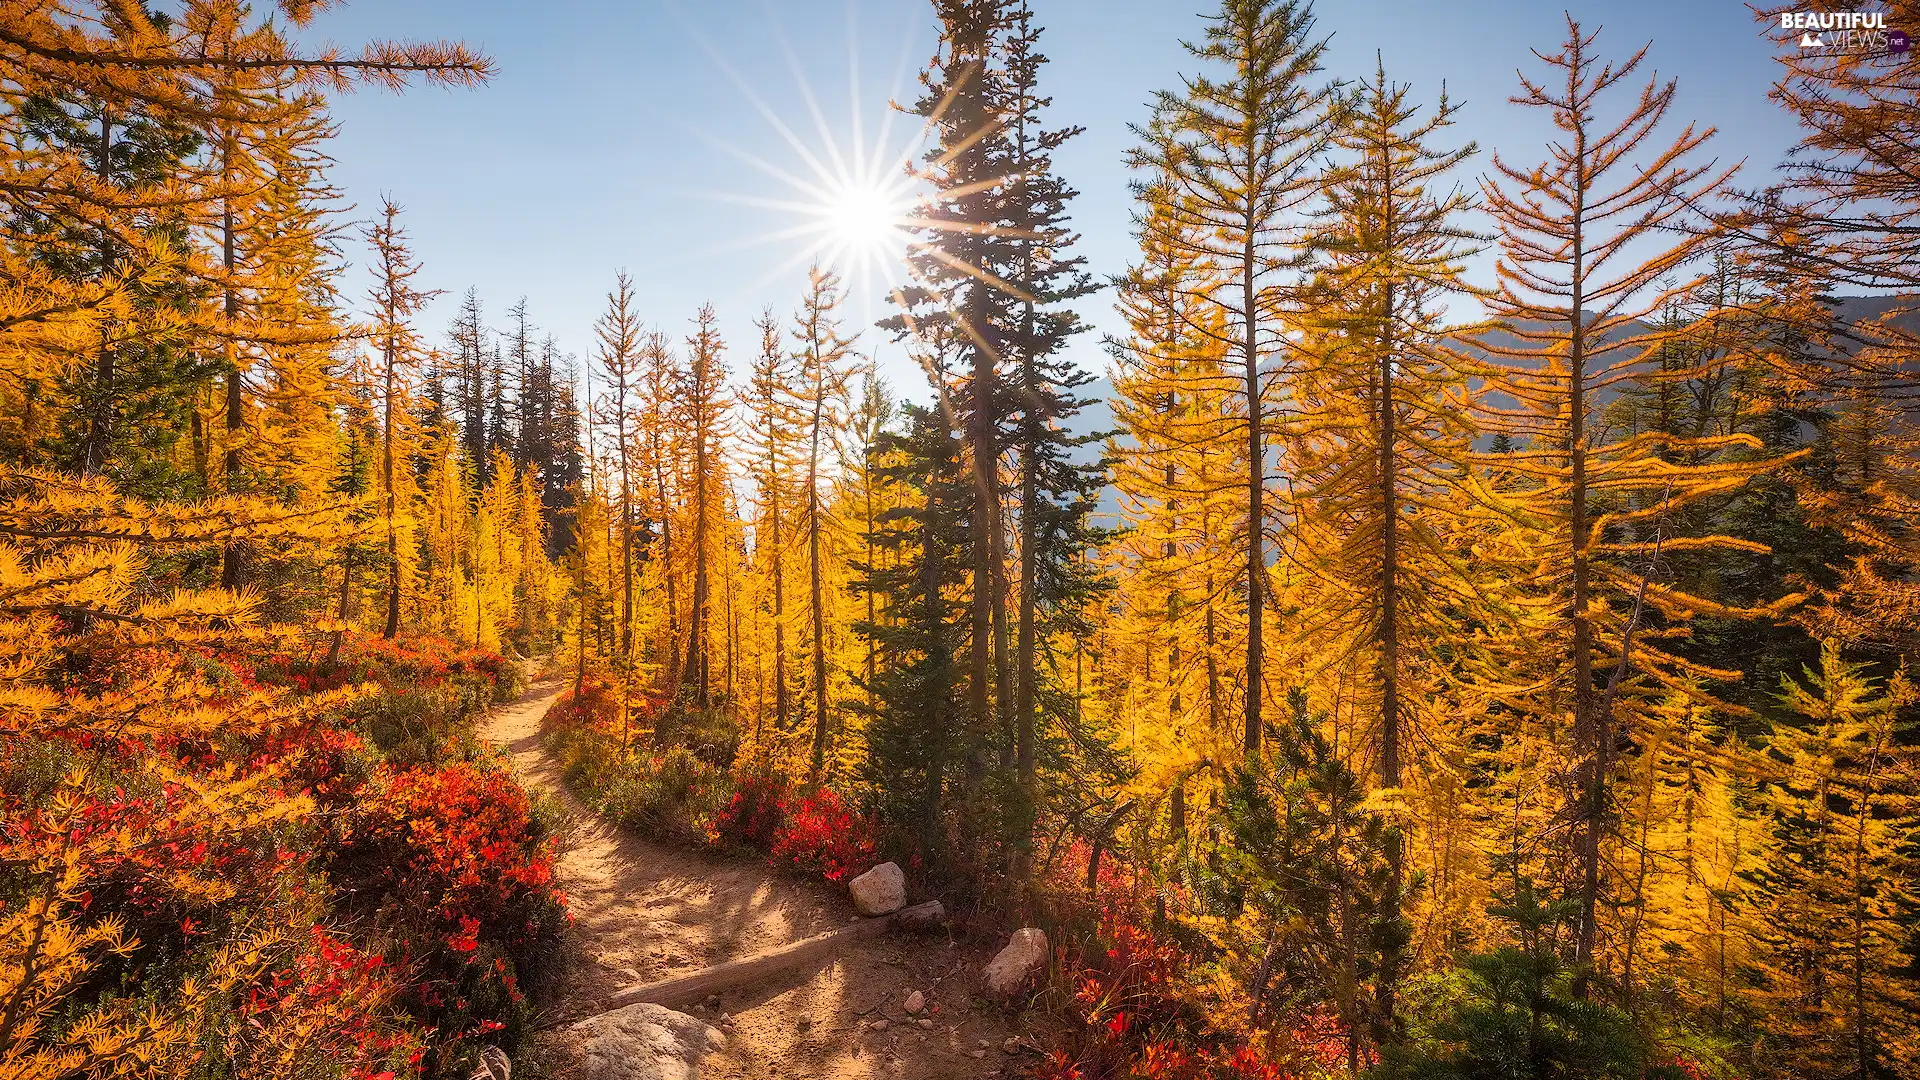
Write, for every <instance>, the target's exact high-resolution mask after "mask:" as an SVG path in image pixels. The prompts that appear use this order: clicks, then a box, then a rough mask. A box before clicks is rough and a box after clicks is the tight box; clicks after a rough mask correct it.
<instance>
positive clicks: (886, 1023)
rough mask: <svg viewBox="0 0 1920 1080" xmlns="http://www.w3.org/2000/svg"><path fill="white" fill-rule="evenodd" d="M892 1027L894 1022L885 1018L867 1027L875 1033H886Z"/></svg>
mask: <svg viewBox="0 0 1920 1080" xmlns="http://www.w3.org/2000/svg"><path fill="white" fill-rule="evenodd" d="M892 1026H893V1021H891V1020H889V1019H887V1018H886V1017H884V1016H883V1017H881V1018H880V1019H878V1020H875V1021H874V1022H873V1023H871V1024H868V1025H867V1027H869V1028H871V1029H872V1030H874V1031H885V1030H887V1029H888V1028H890V1027H892Z"/></svg>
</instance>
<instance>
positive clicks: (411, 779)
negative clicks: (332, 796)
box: [347, 761, 554, 943]
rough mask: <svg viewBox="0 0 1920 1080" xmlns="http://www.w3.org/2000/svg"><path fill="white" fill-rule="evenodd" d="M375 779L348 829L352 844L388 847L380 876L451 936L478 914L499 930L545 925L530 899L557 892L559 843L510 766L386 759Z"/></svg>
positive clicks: (515, 934)
mask: <svg viewBox="0 0 1920 1080" xmlns="http://www.w3.org/2000/svg"><path fill="white" fill-rule="evenodd" d="M373 786H374V787H375V789H376V791H375V793H374V794H373V795H372V796H371V797H370V799H369V801H368V802H367V804H366V805H365V806H364V807H363V809H362V810H361V813H360V815H359V820H358V821H357V822H356V823H355V824H354V826H353V827H352V829H351V831H350V833H349V835H348V837H347V846H348V847H349V848H350V849H354V850H362V851H366V852H367V853H369V854H377V855H378V856H379V857H378V858H376V859H373V860H371V861H372V865H371V866H370V867H369V868H368V869H369V870H370V871H371V873H372V874H373V875H374V877H375V881H374V882H371V883H370V884H374V885H375V886H376V887H384V889H385V890H386V891H388V892H389V893H390V894H391V895H393V896H396V897H404V898H407V899H408V900H409V902H410V903H412V904H414V905H417V906H418V907H419V908H421V909H422V910H425V911H427V912H430V913H431V914H432V915H433V916H434V919H435V921H436V923H437V925H439V926H440V927H441V928H442V929H443V930H444V931H445V933H446V936H447V938H448V940H449V942H450V943H451V942H454V941H457V940H459V939H461V938H462V937H463V936H464V928H465V925H466V923H467V922H468V921H469V920H473V921H477V922H478V923H479V924H480V925H481V926H482V927H484V930H485V935H486V936H487V937H489V938H494V939H500V940H505V941H510V942H519V941H523V940H525V939H526V938H527V937H528V936H530V935H534V934H536V933H538V930H539V928H538V927H537V926H536V925H535V924H534V923H533V922H532V921H531V917H532V913H531V912H530V911H529V910H528V909H529V903H530V901H531V902H535V903H537V902H538V901H540V900H542V899H544V898H545V897H547V896H548V895H550V894H551V892H552V889H551V885H552V881H553V858H554V857H553V851H552V848H551V845H549V844H547V843H545V842H543V841H541V840H539V839H538V838H537V836H536V833H537V830H536V827H535V825H534V822H533V809H532V805H531V804H530V803H529V802H528V799H527V793H526V792H525V791H524V790H522V789H521V787H520V785H519V784H518V783H516V782H515V781H514V779H513V777H512V776H511V775H510V774H508V773H506V772H504V771H501V770H499V769H490V768H483V767H481V766H478V765H475V764H473V763H472V762H466V761H459V762H454V763H452V764H450V765H444V766H441V767H440V768H423V769H408V770H405V771H400V772H396V771H394V770H392V769H391V768H382V769H381V770H380V771H379V773H378V774H377V775H376V778H375V782H374V785H373ZM356 861H357V860H356ZM360 884H363V885H364V884H369V883H364V882H363V883H360Z"/></svg>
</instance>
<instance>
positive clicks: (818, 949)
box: [607, 900, 944, 1012]
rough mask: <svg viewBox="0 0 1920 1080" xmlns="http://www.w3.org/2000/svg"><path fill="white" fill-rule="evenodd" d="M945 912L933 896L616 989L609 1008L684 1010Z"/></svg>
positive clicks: (922, 923)
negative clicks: (760, 949) (750, 952)
mask: <svg viewBox="0 0 1920 1080" xmlns="http://www.w3.org/2000/svg"><path fill="white" fill-rule="evenodd" d="M943 914H944V912H943V910H942V908H941V906H940V901H938V900H929V901H927V902H926V903H924V904H915V905H913V906H912V907H909V908H902V909H900V910H899V911H896V912H894V913H893V914H892V915H886V916H881V917H880V918H877V919H861V920H860V921H859V922H856V923H851V924H849V925H847V926H843V927H840V928H839V929H838V930H829V931H827V932H826V933H824V934H815V935H813V936H812V937H810V938H801V939H800V940H799V941H795V942H792V943H791V944H787V945H781V946H779V947H778V948H773V949H768V950H766V951H765V952H761V953H755V954H754V955H752V956H748V957H743V958H741V959H739V960H729V961H727V962H726V963H724V964H715V965H714V966H713V967H710V968H701V969H700V970H699V971H695V972H691V973H689V974H686V975H676V976H674V977H673V978H670V979H661V980H659V981H657V982H650V983H641V984H639V985H636V986H629V987H627V988H626V989H624V990H618V991H615V992H614V994H613V996H612V997H610V998H608V999H607V1011H608V1012H612V1011H613V1010H614V1009H618V1008H622V1007H623V1006H627V1005H636V1004H639V1003H640V1002H643V1001H644V1002H650V1003H652V1004H655V1005H664V1006H666V1007H667V1008H669V1009H678V1008H682V1007H684V1006H687V1005H692V1004H695V1003H697V1002H701V1001H705V1000H706V999H707V998H708V997H709V996H710V995H713V994H718V993H720V992H722V991H724V990H728V989H731V988H733V987H736V986H741V985H744V984H746V983H750V982H757V981H759V980H761V979H766V978H770V977H772V976H774V975H777V974H780V973H781V972H784V971H790V970H792V969H794V968H799V967H803V966H805V965H806V964H808V963H810V962H818V961H821V960H823V959H824V958H825V957H827V956H830V955H832V954H833V953H836V952H838V951H839V950H841V949H842V948H845V947H846V946H847V945H849V944H852V943H853V942H855V941H863V940H865V939H867V938H872V937H878V936H880V935H881V934H883V933H885V932H886V930H887V928H888V927H889V926H893V925H896V924H897V925H898V926H899V927H900V928H902V929H923V928H925V927H926V926H927V925H928V924H929V923H930V922H936V921H938V920H939V919H940V918H941V917H942V915H943Z"/></svg>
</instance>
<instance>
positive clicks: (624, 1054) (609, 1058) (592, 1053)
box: [568, 1002, 727, 1080]
mask: <svg viewBox="0 0 1920 1080" xmlns="http://www.w3.org/2000/svg"><path fill="white" fill-rule="evenodd" d="M568 1030H569V1031H570V1032H571V1033H572V1034H573V1035H574V1036H575V1037H576V1038H578V1039H579V1043H580V1049H581V1052H582V1053H583V1054H584V1055H585V1058H586V1060H585V1061H584V1062H583V1063H582V1064H581V1066H580V1071H579V1072H578V1073H576V1074H575V1075H576V1076H578V1077H580V1078H581V1080H697V1078H698V1077H699V1075H700V1059H701V1058H703V1057H705V1056H706V1055H708V1054H709V1053H712V1052H713V1051H716V1050H719V1049H720V1048H722V1047H724V1046H725V1045H726V1044H727V1037H726V1036H725V1035H723V1034H721V1033H720V1032H719V1031H718V1030H717V1029H715V1028H711V1027H708V1026H707V1025H706V1024H704V1023H702V1022H701V1021H699V1020H696V1019H695V1018H693V1017H691V1016H688V1015H687V1014H685V1013H679V1012H674V1011H673V1010H672V1009H669V1008H667V1007H666V1006H664V1005H654V1004H651V1003H649V1002H641V1003H640V1004H638V1005H628V1006H627V1007H625V1008H622V1009H615V1010H613V1011H612V1012H609V1013H601V1014H600V1015H599V1016H595V1017H590V1018H588V1019H586V1020H582V1021H580V1022H579V1023H577V1024H575V1025H573V1027H571V1028H569V1029H568Z"/></svg>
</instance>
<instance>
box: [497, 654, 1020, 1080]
mask: <svg viewBox="0 0 1920 1080" xmlns="http://www.w3.org/2000/svg"><path fill="white" fill-rule="evenodd" d="M561 685H562V684H561V683H559V682H551V681H550V682H542V683H536V684H535V685H534V686H533V687H532V688H531V689H530V690H528V692H527V693H526V694H525V695H524V696H522V697H521V698H520V699H519V700H518V701H516V702H514V703H512V704H510V705H504V706H500V707H499V708H496V709H495V710H494V711H493V713H492V714H491V715H490V716H489V718H488V721H487V724H486V727H485V730H484V734H485V736H486V738H487V739H488V740H489V741H491V742H493V743H495V744H496V745H499V746H500V747H502V748H503V749H504V750H506V751H507V752H508V753H509V754H510V755H511V756H512V759H513V765H514V768H515V770H516V771H517V772H518V773H519V774H520V776H521V777H522V779H523V781H524V782H525V783H526V784H527V785H528V786H529V787H532V788H536V789H541V790H545V791H547V792H550V793H551V794H553V795H554V796H555V797H556V798H558V799H559V800H560V802H561V804H562V805H563V806H564V807H565V811H566V817H567V824H566V827H565V829H564V838H563V843H564V845H565V847H564V852H563V854H562V856H561V859H560V865H559V879H560V887H561V888H562V889H563V890H565V892H566V894H567V896H568V899H569V906H570V907H571V909H572V911H573V914H574V924H573V929H572V931H571V933H570V935H569V940H568V944H567V949H568V951H569V954H570V955H569V956H568V959H567V974H566V976H565V978H564V979H563V984H562V987H561V989H560V992H559V995H558V998H557V1000H556V1001H555V1002H554V1003H553V1005H552V1006H551V1008H550V1010H549V1011H550V1016H551V1019H553V1020H555V1021H562V1022H564V1021H571V1020H576V1019H580V1018H582V1017H586V1016H591V1015H593V1014H594V1013H596V1012H599V1011H601V1010H602V1009H603V1008H604V1007H605V1005H604V1003H605V1001H606V999H607V997H608V995H610V994H611V993H612V992H614V991H615V990H617V989H619V988H620V987H623V986H627V985H630V984H632V983H636V982H644V981H651V980H654V979H658V978H662V977H665V976H667V975H671V974H677V973H682V972H686V971H691V970H695V969H698V968H702V967H706V966H709V965H711V964H716V963H720V962H722V961H725V960H733V959H738V958H741V957H744V956H748V955H751V954H752V953H755V952H758V951H760V950H762V949H766V948H770V947H773V946H775V945H780V944H785V943H786V942H789V941H793V940H796V939H798V938H802V937H806V936H808V935H810V934H816V933H820V932H821V931H824V930H830V929H832V928H834V927H835V926H839V925H843V924H844V923H846V922H848V921H850V920H851V919H853V918H854V913H853V909H852V907H851V905H850V904H849V903H848V901H847V899H846V896H845V893H844V890H841V889H839V888H835V887H830V886H829V885H827V884H826V883H825V882H811V881H804V880H801V879H799V878H798V877H796V876H793V875H789V874H784V873H781V872H779V871H776V870H774V869H773V868H772V867H769V866H766V865H764V864H760V863H757V862H754V861H751V860H748V859H734V858H725V857H721V856H717V855H713V854H709V853H706V852H699V851H692V850H686V849H681V848H675V847H670V846H667V845H662V844H656V843H653V842H650V841H648V840H645V839H642V838H640V837H637V836H634V835H631V834H629V833H627V832H625V831H624V830H621V829H619V828H618V827H616V826H614V825H612V824H611V823H609V822H607V821H606V820H604V819H602V818H600V817H599V816H598V815H596V814H594V813H593V812H591V811H589V810H587V809H586V808H585V807H584V806H582V805H581V804H580V803H579V802H578V801H577V800H576V799H574V798H573V797H572V796H571V794H569V793H568V792H567V791H566V790H565V789H564V787H563V786H562V784H561V777H560V770H559V766H558V764H557V763H556V762H555V761H554V759H553V758H551V757H549V756H548V755H547V753H546V751H545V749H544V748H543V747H542V745H541V740H540V717H541V715H542V714H543V713H545V712H546V709H547V706H548V705H550V704H551V703H552V701H553V699H554V697H555V695H557V694H558V693H559V691H560V689H561ZM913 899H916V900H918V899H924V898H923V897H918V896H916V897H914V898H913ZM995 944H998V942H977V943H973V944H969V943H967V942H965V941H964V940H955V939H953V938H950V937H947V936H937V937H932V938H899V937H889V938H886V939H882V940H878V941H872V942H867V943H860V944H855V945H852V946H850V947H848V948H847V949H846V950H845V951H844V952H842V953H841V954H840V955H839V957H838V958H837V959H836V960H835V961H833V962H832V963H831V964H830V965H829V966H827V967H825V968H823V969H815V970H802V971H797V972H793V973H791V974H789V975H786V976H782V977H781V981H779V982H777V983H773V982H769V983H764V984H759V985H752V986H747V987H743V988H740V989H739V990H736V991H734V992H732V993H729V994H726V995H724V996H723V997H722V998H721V1000H720V1002H719V1004H718V1005H717V1007H712V1008H701V1007H696V1008H695V1009H694V1010H693V1011H694V1012H695V1013H696V1015H699V1016H701V1017H702V1018H703V1019H705V1020H707V1021H708V1022H709V1023H714V1024H716V1025H718V1026H719V1027H721V1029H722V1030H724V1031H726V1032H727V1035H728V1039H727V1048H726V1049H725V1050H724V1051H722V1052H721V1053H718V1054H715V1055H713V1056H711V1057H709V1058H708V1059H707V1061H706V1062H705V1064H704V1066H703V1072H702V1076H703V1077H706V1078H708V1080H732V1078H740V1080H786V1078H794V1080H803V1078H812V1077H821V1078H825V1077H852V1078H858V1077H901V1078H907V1080H958V1078H962V1077H995V1076H998V1077H1011V1076H1015V1075H1018V1074H1019V1073H1020V1072H1021V1071H1022V1070H1023V1067H1024V1066H1026V1065H1028V1064H1030V1063H1031V1062H1032V1061H1033V1060H1034V1058H1033V1056H1032V1054H1031V1053H1030V1052H1028V1051H1026V1050H1025V1049H1014V1050H1009V1049H1007V1048H1006V1044H1007V1040H1009V1039H1010V1038H1019V1039H1021V1040H1022V1041H1031V1040H1030V1039H1029V1038H1028V1037H1027V1036H1026V1025H1025V1022H1024V1020H1025V1018H1023V1017H1022V1016H1021V1015H1018V1014H1014V1013H1010V1012H1008V1011H1007V1010H1005V1009H1003V1008H1000V1007H997V1006H994V1005H990V1004H988V1003H987V1002H985V1001H984V1000H982V999H981V998H979V997H978V996H977V994H976V993H975V990H976V988H977V979H978V973H979V970H980V965H981V964H982V963H983V962H984V961H985V959H986V958H987V957H989V956H990V955H991V950H992V947H993V945H995ZM914 990H920V991H922V992H923V993H924V994H925V995H926V998H927V1000H928V1002H929V1003H930V1004H931V1006H932V1009H931V1021H932V1022H931V1026H923V1025H921V1024H919V1023H917V1022H916V1021H915V1020H914V1019H913V1018H910V1017H908V1016H906V1014H905V1013H904V1012H903V1010H902V1004H903V1003H904V1002H905V1000H906V998H907V995H908V994H909V993H911V992H912V991H914ZM881 1019H885V1020H886V1021H887V1024H886V1025H884V1027H883V1028H882V1029H881V1030H875V1026H874V1022H875V1021H877V1020H881ZM569 1050H570V1046H569V1042H568V1037H567V1034H566V1032H565V1028H564V1026H562V1027H555V1028H552V1029H549V1030H548V1031H547V1032H545V1033H543V1034H541V1035H539V1036H537V1037H536V1038H535V1039H534V1042H533V1045H532V1046H531V1047H530V1048H529V1049H528V1050H527V1051H526V1052H525V1057H526V1058H527V1059H528V1060H527V1061H526V1062H525V1063H524V1064H525V1066H527V1067H528V1069H529V1071H530V1072H533V1073H534V1074H535V1075H543V1076H549V1077H564V1076H566V1075H568V1073H569V1071H570V1069H569V1065H570V1063H571V1060H572V1055H571V1054H570V1053H569Z"/></svg>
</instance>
